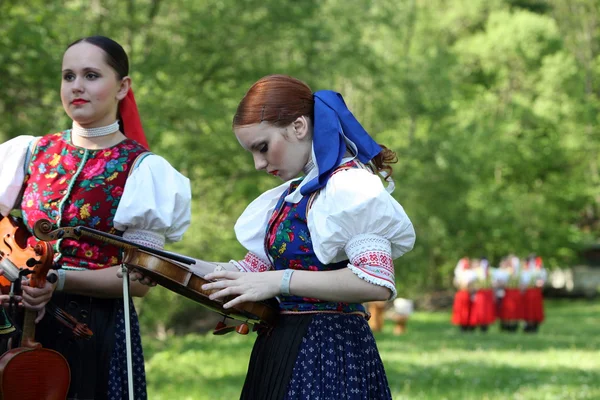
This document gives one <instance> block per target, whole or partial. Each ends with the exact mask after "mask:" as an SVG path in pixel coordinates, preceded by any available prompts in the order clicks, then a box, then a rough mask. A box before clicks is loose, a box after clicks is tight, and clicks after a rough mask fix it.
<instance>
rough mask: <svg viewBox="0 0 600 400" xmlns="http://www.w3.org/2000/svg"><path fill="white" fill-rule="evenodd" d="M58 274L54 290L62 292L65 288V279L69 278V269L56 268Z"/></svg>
mask: <svg viewBox="0 0 600 400" xmlns="http://www.w3.org/2000/svg"><path fill="white" fill-rule="evenodd" d="M56 273H57V274H58V282H57V283H56V288H55V289H54V290H56V291H58V292H61V291H62V290H63V289H64V288H65V280H66V279H67V271H65V270H64V269H58V270H56Z"/></svg>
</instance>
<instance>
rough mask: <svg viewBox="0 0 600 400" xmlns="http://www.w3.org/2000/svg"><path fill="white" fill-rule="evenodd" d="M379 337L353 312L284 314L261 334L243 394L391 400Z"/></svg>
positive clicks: (293, 399) (270, 398)
mask: <svg viewBox="0 0 600 400" xmlns="http://www.w3.org/2000/svg"><path fill="white" fill-rule="evenodd" d="M391 398H392V396H391V393H390V389H389V385H388V382H387V378H386V375H385V370H384V367H383V363H382V361H381V358H380V356H379V352H378V350H377V345H376V343H375V338H374V337H373V333H372V332H371V328H370V327H369V324H368V323H367V321H366V320H365V319H364V318H363V317H362V316H360V315H354V314H325V313H322V314H304V315H282V316H281V318H280V321H279V323H278V324H277V326H276V327H275V328H273V330H271V331H267V332H262V333H260V334H259V335H258V338H257V340H256V343H255V345H254V348H253V350H252V356H251V358H250V365H249V367H248V374H247V376H246V382H245V384H244V389H243V391H242V395H241V399H244V400H246V399H265V400H299V399H315V400H316V399H319V400H329V399H331V400H340V399H352V400H354V399H360V400H363V399H364V400H378V399H381V400H388V399H391Z"/></svg>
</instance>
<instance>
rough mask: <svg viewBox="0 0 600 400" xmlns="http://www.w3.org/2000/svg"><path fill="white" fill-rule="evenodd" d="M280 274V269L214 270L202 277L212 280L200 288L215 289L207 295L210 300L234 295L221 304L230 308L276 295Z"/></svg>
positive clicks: (281, 273)
mask: <svg viewBox="0 0 600 400" xmlns="http://www.w3.org/2000/svg"><path fill="white" fill-rule="evenodd" d="M282 275H283V272H282V271H266V272H233V271H216V272H211V273H210V274H207V275H206V276H205V277H204V278H205V279H207V280H210V281H213V280H214V282H211V283H205V284H204V285H202V289H203V290H214V291H215V292H214V293H212V294H211V295H210V296H209V297H210V299H211V300H217V299H223V298H224V297H227V296H234V298H233V299H232V300H230V301H228V302H227V303H225V304H224V305H223V307H224V308H230V307H234V306H236V305H238V304H241V303H245V302H248V301H261V300H266V299H270V298H273V297H275V296H277V295H278V294H279V283H280V282H281V277H282Z"/></svg>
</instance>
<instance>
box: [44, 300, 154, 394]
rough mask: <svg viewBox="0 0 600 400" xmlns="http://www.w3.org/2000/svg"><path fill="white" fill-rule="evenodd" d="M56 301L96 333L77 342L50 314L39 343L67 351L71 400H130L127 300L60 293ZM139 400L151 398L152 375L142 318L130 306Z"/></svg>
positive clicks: (46, 319) (134, 376)
mask: <svg viewBox="0 0 600 400" xmlns="http://www.w3.org/2000/svg"><path fill="white" fill-rule="evenodd" d="M52 301H53V302H54V303H55V304H56V305H57V306H59V307H61V308H63V309H64V310H65V311H67V312H68V313H69V314H71V315H73V316H74V317H75V318H77V319H78V320H79V321H81V322H84V323H86V324H87V325H88V326H89V328H90V329H91V330H92V331H93V332H94V335H93V336H92V337H91V338H90V339H89V340H84V339H76V338H74V337H73V335H72V333H70V332H69V331H68V329H67V328H65V327H64V326H63V325H61V324H60V323H59V322H58V321H57V320H56V319H55V318H54V317H52V316H50V315H48V314H46V315H45V316H44V318H43V319H42V321H40V323H39V324H38V326H37V334H36V339H37V340H38V341H40V343H42V346H43V347H45V348H49V349H53V350H56V351H58V352H59V353H61V354H62V355H63V356H64V357H65V358H66V359H67V361H68V362H69V367H70V368H71V386H70V387H69V394H68V398H69V399H72V400H83V399H85V400H87V399H94V400H105V399H110V400H113V399H114V400H121V399H128V398H129V395H128V393H129V392H128V386H127V352H126V348H125V346H126V344H125V340H126V338H125V318H124V311H123V300H122V299H100V298H95V297H88V296H78V295H70V294H64V293H59V292H57V293H55V294H54V296H53V298H52ZM130 309H131V314H130V315H131V342H132V356H133V382H134V391H135V394H134V398H135V399H136V400H137V399H141V400H145V399H146V398H147V395H146V375H145V371H144V355H143V352H142V342H141V338H140V329H139V324H138V318H137V314H136V312H135V309H134V307H133V302H130Z"/></svg>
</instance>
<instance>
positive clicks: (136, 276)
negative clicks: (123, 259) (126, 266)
mask: <svg viewBox="0 0 600 400" xmlns="http://www.w3.org/2000/svg"><path fill="white" fill-rule="evenodd" d="M117 276H118V277H119V278H123V271H122V270H120V269H119V270H118V271H117ZM129 280H130V281H131V282H135V281H138V282H139V283H141V284H142V285H146V286H150V287H154V286H156V282H154V281H153V280H152V279H150V278H149V277H148V276H145V275H144V274H142V273H141V272H140V271H138V270H137V269H131V270H129Z"/></svg>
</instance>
